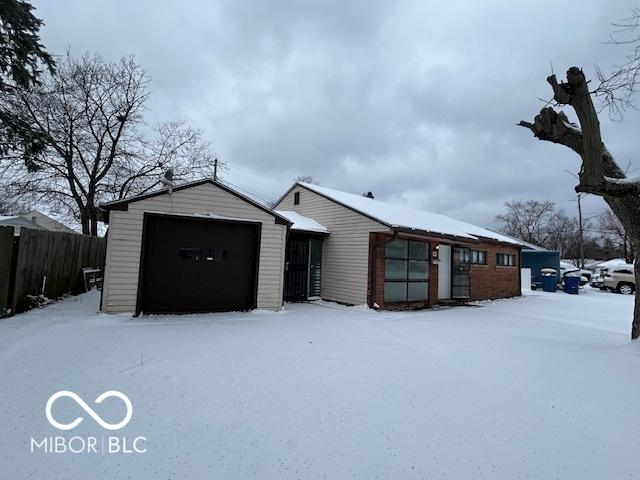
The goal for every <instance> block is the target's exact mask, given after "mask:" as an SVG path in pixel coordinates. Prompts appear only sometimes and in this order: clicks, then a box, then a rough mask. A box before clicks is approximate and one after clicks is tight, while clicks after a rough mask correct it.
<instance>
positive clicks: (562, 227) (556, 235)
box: [543, 210, 580, 258]
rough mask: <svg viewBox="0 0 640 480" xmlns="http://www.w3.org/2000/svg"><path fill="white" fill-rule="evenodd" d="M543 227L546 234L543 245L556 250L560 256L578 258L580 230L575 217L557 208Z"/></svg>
mask: <svg viewBox="0 0 640 480" xmlns="http://www.w3.org/2000/svg"><path fill="white" fill-rule="evenodd" d="M545 228H546V230H547V234H548V235H547V241H546V242H545V243H544V244H543V246H544V247H546V248H548V249H550V250H558V251H559V252H560V257H561V258H570V257H575V258H579V255H578V252H579V243H580V230H579V227H578V219H577V218H575V217H569V216H567V215H566V214H565V213H564V210H559V211H558V212H555V213H554V214H553V215H551V216H550V217H549V221H548V222H547V225H546V226H545Z"/></svg>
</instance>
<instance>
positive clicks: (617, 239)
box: [598, 208, 635, 263]
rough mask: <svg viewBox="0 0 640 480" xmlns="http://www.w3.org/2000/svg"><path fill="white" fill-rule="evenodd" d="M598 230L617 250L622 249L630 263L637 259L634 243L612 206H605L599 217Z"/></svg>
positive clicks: (623, 254)
mask: <svg viewBox="0 0 640 480" xmlns="http://www.w3.org/2000/svg"><path fill="white" fill-rule="evenodd" d="M598 230H599V231H600V234H601V235H602V238H603V239H604V240H605V241H606V240H609V241H610V242H611V244H612V245H613V246H614V248H615V250H616V251H621V252H622V256H623V257H624V258H625V260H626V261H627V262H628V263H632V262H633V260H634V259H635V250H634V248H633V243H632V242H631V240H630V239H629V235H627V231H626V230H625V228H624V225H623V224H622V222H621V221H620V220H619V219H618V217H616V216H615V215H614V213H613V212H612V211H611V209H610V208H605V210H604V211H603V212H602V214H601V215H600V217H599V219H598Z"/></svg>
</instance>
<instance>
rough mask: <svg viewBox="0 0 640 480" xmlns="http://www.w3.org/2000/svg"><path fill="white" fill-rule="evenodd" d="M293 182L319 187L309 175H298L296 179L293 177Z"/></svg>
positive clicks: (318, 183)
mask: <svg viewBox="0 0 640 480" xmlns="http://www.w3.org/2000/svg"><path fill="white" fill-rule="evenodd" d="M293 181H294V182H302V183H310V184H312V185H320V182H318V181H317V180H316V179H315V178H313V177H312V176H311V175H298V176H297V177H295V178H294V179H293Z"/></svg>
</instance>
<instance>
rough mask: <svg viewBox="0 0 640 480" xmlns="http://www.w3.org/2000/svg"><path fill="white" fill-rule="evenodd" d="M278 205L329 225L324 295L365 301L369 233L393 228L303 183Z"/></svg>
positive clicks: (360, 301) (346, 301) (323, 270)
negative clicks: (306, 186)
mask: <svg viewBox="0 0 640 480" xmlns="http://www.w3.org/2000/svg"><path fill="white" fill-rule="evenodd" d="M296 192H300V203H299V204H298V205H294V195H295V193H296ZM275 208H276V209H278V210H294V211H296V212H298V213H300V214H301V215H304V216H306V217H309V218H312V219H313V220H315V221H316V222H318V223H320V224H322V225H324V226H325V227H327V228H328V229H329V235H328V236H327V237H326V238H325V239H324V245H323V249H322V273H321V275H322V279H321V287H320V295H321V297H322V298H324V299H326V300H332V301H335V302H343V303H349V304H354V305H359V304H363V303H366V302H367V289H368V278H369V233H370V232H388V231H390V229H389V228H388V227H387V226H385V225H384V224H382V223H380V222H377V221H375V220H372V219H370V218H368V217H366V216H364V215H362V214H360V213H357V212H354V211H353V210H350V209H349V208H347V207H344V206H342V205H340V204H338V203H336V202H334V201H332V200H329V199H327V198H325V197H323V196H322V195H319V194H317V193H315V192H312V191H310V190H307V189H306V188H304V187H296V188H294V189H292V190H291V191H290V192H289V193H288V194H287V195H286V196H285V197H284V198H283V199H282V200H281V201H280V202H279V203H278V205H276V207H275Z"/></svg>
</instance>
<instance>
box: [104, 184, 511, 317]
mask: <svg viewBox="0 0 640 480" xmlns="http://www.w3.org/2000/svg"><path fill="white" fill-rule="evenodd" d="M371 197H372V196H371ZM102 207H103V210H104V218H105V221H106V222H107V223H108V224H109V231H108V234H107V238H108V241H107V255H106V262H105V263H106V265H105V274H104V288H103V293H102V304H101V308H102V310H103V311H105V312H135V313H141V312H144V313H165V312H184V313H186V312H202V311H228V310H248V309H252V308H264V309H272V310H277V309H279V308H280V307H281V306H282V304H283V302H284V301H300V300H307V299H312V298H323V299H326V300H331V301H336V302H341V303H345V304H352V305H354V304H368V305H370V306H372V307H376V308H422V307H428V306H432V305H435V304H437V303H446V302H458V301H466V300H477V299H493V298H500V297H509V296H515V295H519V294H520V268H519V267H520V259H519V253H520V243H519V242H517V241H515V240H513V239H511V238H508V237H505V236H503V235H500V234H498V233H495V232H492V231H490V230H486V229H484V228H480V227H476V226H474V225H470V224H468V223H464V222H460V221H457V220H454V219H452V218H449V217H445V216H443V215H438V214H433V213H428V212H424V211H421V210H415V209H411V208H406V207H401V206H396V205H389V204H385V203H382V202H379V201H377V200H374V199H373V198H369V197H364V196H360V195H354V194H350V193H345V192H340V191H337V190H332V189H329V188H326V187H320V186H317V185H311V184H306V183H301V182H297V183H295V184H294V185H293V186H292V187H291V188H290V189H289V190H288V191H287V192H286V193H285V194H284V195H283V196H282V197H281V198H280V200H278V202H277V203H276V205H275V207H274V208H273V209H268V208H266V207H264V206H263V205H261V204H260V203H257V202H255V201H254V200H252V199H250V198H248V197H246V196H244V195H242V194H240V193H238V192H236V191H234V190H233V189H231V188H230V187H228V186H227V185H224V184H222V183H219V182H215V181H213V180H209V179H206V180H202V181H197V182H190V183H186V184H182V185H179V186H175V187H173V188H171V189H168V188H165V189H162V190H159V191H157V192H153V193H148V194H145V195H140V196H136V197H130V198H126V199H123V200H118V201H114V202H109V203H106V204H104V205H103V206H102Z"/></svg>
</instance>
